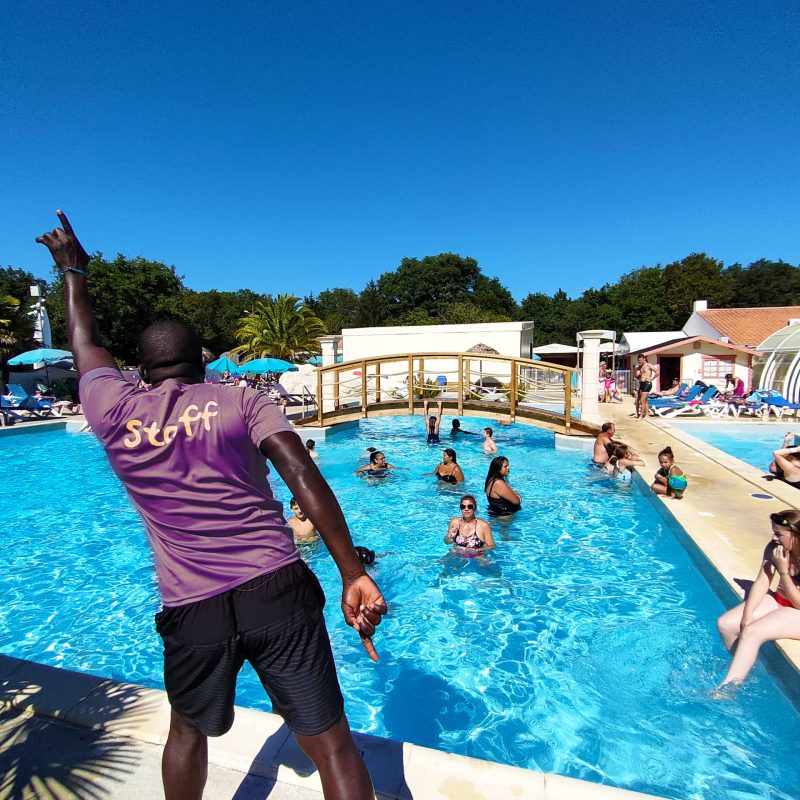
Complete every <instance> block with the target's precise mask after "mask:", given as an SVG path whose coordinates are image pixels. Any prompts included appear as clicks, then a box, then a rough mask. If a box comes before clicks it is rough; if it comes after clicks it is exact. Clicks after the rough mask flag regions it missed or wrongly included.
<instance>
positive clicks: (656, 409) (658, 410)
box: [647, 386, 719, 418]
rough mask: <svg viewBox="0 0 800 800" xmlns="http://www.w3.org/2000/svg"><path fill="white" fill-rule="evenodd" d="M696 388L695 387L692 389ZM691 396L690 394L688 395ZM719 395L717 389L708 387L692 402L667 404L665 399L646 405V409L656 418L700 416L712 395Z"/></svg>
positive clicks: (709, 402)
mask: <svg viewBox="0 0 800 800" xmlns="http://www.w3.org/2000/svg"><path fill="white" fill-rule="evenodd" d="M692 388H697V387H692ZM690 394H691V393H690ZM716 394H719V389H717V387H716V386H709V387H708V388H706V390H705V391H703V393H702V394H701V395H699V396H697V395H695V397H694V398H693V399H692V400H688V401H685V402H682V403H681V402H673V403H667V402H666V399H667V398H664V400H663V401H662V402H661V403H652V404H651V403H648V404H647V405H648V408H649V410H650V413H651V414H654V415H655V416H657V417H665V418H669V417H679V416H684V415H686V414H695V415H698V414H702V413H704V412H703V409H704V407H706V408H708V407H709V406H710V404H711V400H712V398H713V397H714V395H716Z"/></svg>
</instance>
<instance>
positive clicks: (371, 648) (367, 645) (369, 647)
mask: <svg viewBox="0 0 800 800" xmlns="http://www.w3.org/2000/svg"><path fill="white" fill-rule="evenodd" d="M361 644H363V645H364V649H365V650H366V651H367V655H368V656H369V657H370V658H371V659H372V660H373V661H378V651H377V650H376V649H375V645H374V644H372V638H371V637H369V636H362V637H361Z"/></svg>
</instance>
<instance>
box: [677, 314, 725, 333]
mask: <svg viewBox="0 0 800 800" xmlns="http://www.w3.org/2000/svg"><path fill="white" fill-rule="evenodd" d="M683 332H684V333H685V334H686V335H687V336H705V337H706V338H708V339H719V336H720V334H719V331H718V330H717V329H716V328H715V327H714V326H713V325H712V324H711V323H710V322H707V321H706V320H705V319H703V317H701V316H700V314H698V313H697V312H696V311H693V312H692V316H691V317H689V319H688V320H686V324H685V325H684V326H683Z"/></svg>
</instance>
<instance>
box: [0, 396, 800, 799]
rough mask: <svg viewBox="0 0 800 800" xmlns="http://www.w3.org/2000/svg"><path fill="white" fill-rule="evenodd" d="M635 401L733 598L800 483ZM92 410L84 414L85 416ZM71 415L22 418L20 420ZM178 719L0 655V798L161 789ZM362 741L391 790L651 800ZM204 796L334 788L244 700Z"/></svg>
mask: <svg viewBox="0 0 800 800" xmlns="http://www.w3.org/2000/svg"><path fill="white" fill-rule="evenodd" d="M631 410H632V406H631V403H630V401H629V399H627V398H626V401H625V403H623V404H622V405H616V404H615V405H607V406H601V413H604V412H605V413H607V414H608V417H607V418H608V419H611V420H614V421H615V422H616V424H617V438H618V439H621V440H623V441H625V442H628V443H629V444H631V445H632V446H633V447H634V448H636V449H637V450H638V451H639V453H640V454H641V455H642V457H643V458H644V460H645V461H646V462H647V466H646V467H643V468H641V470H640V474H641V476H642V477H643V478H644V479H645V480H646V481H647V483H649V481H650V480H651V476H652V474H653V473H654V472H655V471H656V469H657V467H658V464H657V459H656V453H657V452H658V451H659V450H660V449H661V448H663V447H664V446H665V445H670V446H671V447H672V449H673V450H674V451H675V455H676V461H677V463H678V464H679V465H680V466H681V467H682V468H683V470H684V471H685V472H686V474H687V476H688V477H689V488H688V490H687V492H686V495H685V496H684V498H683V500H680V501H675V500H671V499H662V498H659V497H656V496H652V499H653V502H654V503H655V504H656V507H657V508H658V509H659V510H660V511H661V512H662V513H663V514H665V515H667V517H671V518H674V519H675V520H676V521H677V522H678V523H679V524H680V525H681V526H682V527H683V528H684V529H685V530H686V531H687V533H688V534H689V536H690V537H691V539H692V540H693V542H694V543H695V544H696V545H697V548H699V551H700V552H701V553H702V556H701V558H704V559H706V560H707V564H708V565H710V567H709V568H712V567H713V569H714V570H716V573H718V574H719V576H721V580H722V582H724V586H727V587H729V590H730V597H729V599H730V602H731V603H733V602H735V596H736V595H737V594H738V595H739V596H741V595H742V589H741V587H740V586H739V585H738V584H737V583H736V579H740V580H741V579H743V580H752V578H753V577H754V576H755V573H756V570H757V568H758V565H759V563H760V558H761V553H762V551H763V548H764V546H765V544H766V542H767V541H768V539H769V536H770V528H769V522H768V520H767V515H768V514H769V513H770V512H772V511H778V510H780V509H783V508H787V507H795V506H796V504H797V500H798V499H800V497H799V496H798V495H797V494H796V492H797V490H796V489H794V488H792V487H790V486H786V485H785V484H782V483H780V482H779V481H771V482H767V481H765V480H764V479H763V477H762V474H761V473H760V472H759V471H758V470H756V469H754V468H753V467H749V466H747V465H744V464H743V463H742V462H740V461H738V460H736V459H733V458H731V457H729V456H725V455H724V454H721V453H720V452H719V451H718V450H716V449H715V448H712V447H710V446H709V445H706V444H705V443H703V442H700V441H699V440H698V439H696V438H695V437H692V436H691V434H690V433H689V432H687V431H686V430H685V429H680V430H679V429H678V428H676V427H675V426H671V425H670V424H669V421H667V420H661V419H648V420H646V421H643V422H637V421H634V420H633V419H632V418H631V417H630V416H628V415H629V414H630V412H631ZM81 421H82V419H81V418H79V417H75V418H74V420H73V423H74V424H76V426H77V425H79V424H80V422H81ZM63 422H64V420H60V421H58V422H53V423H46V422H41V423H23V424H21V425H20V426H19V428H22V427H23V426H24V428H25V429H28V430H33V429H34V428H40V426H42V425H46V424H55V425H58V426H62V425H63ZM719 422H720V424H723V425H724V424H725V423H724V421H723V420H720V421H719ZM752 424H754V425H758V424H765V425H770V427H772V428H773V429H774V430H775V437H776V441H780V438H781V434H782V432H783V426H782V425H780V424H776V423H759V422H753V423H752ZM70 427H72V425H70ZM16 429H17V426H14V428H12V429H9V430H8V432H11V431H16ZM20 432H21V431H20ZM776 446H777V445H776ZM754 494H765V495H768V496H769V497H768V498H766V499H758V498H755V497H753V495H754ZM716 573H715V574H716ZM724 586H723V591H726V590H725V589H724ZM779 649H780V651H781V652H782V653H783V654H784V655H785V656H786V659H788V661H787V662H785V663H788V664H789V665H791V668H793V670H794V671H796V672H800V642H794V641H783V642H780V643H779ZM780 660H781V661H782V662H783V659H780ZM790 671H791V669H790ZM423 713H424V712H423ZM168 720H169V706H168V703H167V699H166V695H165V694H164V692H161V691H157V690H153V689H146V688H143V687H140V686H133V685H130V684H123V683H118V682H115V681H109V680H106V679H103V678H97V677H93V676H90V675H84V674H81V673H77V672H70V671H67V670H60V669H55V668H53V667H47V666H43V665H40V664H34V663H32V662H27V661H20V660H18V659H14V658H10V657H8V656H0V763H3V765H4V767H3V770H1V771H0V800H4V798H11V797H14V798H17V797H19V798H29V797H30V798H44V797H53V798H73V797H74V798H86V800H88V798H92V800H94V799H95V798H114V799H115V800H141V798H151V797H160V796H162V790H161V775H160V762H161V755H162V752H163V745H164V742H165V740H166V734H167V729H168ZM356 741H357V744H358V747H359V749H360V750H361V751H362V752H363V754H364V758H365V760H366V762H367V765H368V767H369V770H370V774H371V775H372V777H373V781H374V783H375V788H376V792H377V797H378V798H381V800H387V799H388V798H398V799H399V798H403V799H405V798H409V799H410V800H429V799H430V800H482V799H483V798H485V799H486V800H505V798H514V799H515V800H517V799H518V800H626V798H627V800H633V799H634V798H637V797H638V798H645V797H652V796H651V795H642V794H637V793H635V792H627V791H624V790H621V789H615V788H613V787H608V786H602V785H599V784H595V783H591V782H586V781H580V780H574V779H571V778H565V777H562V776H559V775H554V774H550V773H542V772H534V771H531V770H525V769H519V768H516V767H508V766H504V765H500V764H495V763H490V762H486V761H480V760H477V759H471V758H466V757H464V756H458V755H453V754H449V753H444V752H440V751H437V750H431V749H429V748H425V747H420V746H417V745H413V744H409V743H402V742H393V741H390V740H388V739H381V738H378V737H373V736H366V735H362V734H356ZM205 797H207V798H213V799H214V800H217V798H220V799H221V798H232V799H233V800H251V798H252V799H253V800H254V799H255V798H266V797H269V798H274V800H284V798H294V799H295V800H317V799H318V798H321V797H322V794H321V790H320V785H319V780H318V776H317V773H316V772H315V770H314V768H313V766H312V765H311V764H310V762H308V761H307V759H306V758H305V756H304V755H303V754H302V753H301V752H300V750H299V748H298V747H297V745H296V743H295V742H294V739H293V737H291V735H290V734H289V732H288V730H287V729H286V727H285V726H284V725H283V721H282V720H281V719H280V717H277V716H275V715H273V714H267V713H264V712H259V711H253V710H250V709H244V708H237V713H236V722H235V723H234V726H233V728H232V730H231V731H230V732H229V733H228V734H226V735H225V736H223V737H220V738H218V739H212V740H210V743H209V778H208V783H207V786H206V792H205Z"/></svg>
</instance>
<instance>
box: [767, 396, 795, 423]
mask: <svg viewBox="0 0 800 800" xmlns="http://www.w3.org/2000/svg"><path fill="white" fill-rule="evenodd" d="M799 409H800V403H792V402H791V401H790V400H787V399H786V398H785V397H782V396H781V395H776V396H773V397H765V398H764V410H763V412H762V413H763V414H764V416H765V418H768V417H769V415H770V414H775V416H776V417H777V418H778V419H783V415H784V414H788V413H790V412H791V414H792V415H793V416H794V418H795V419H797V411H798V410H799Z"/></svg>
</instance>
